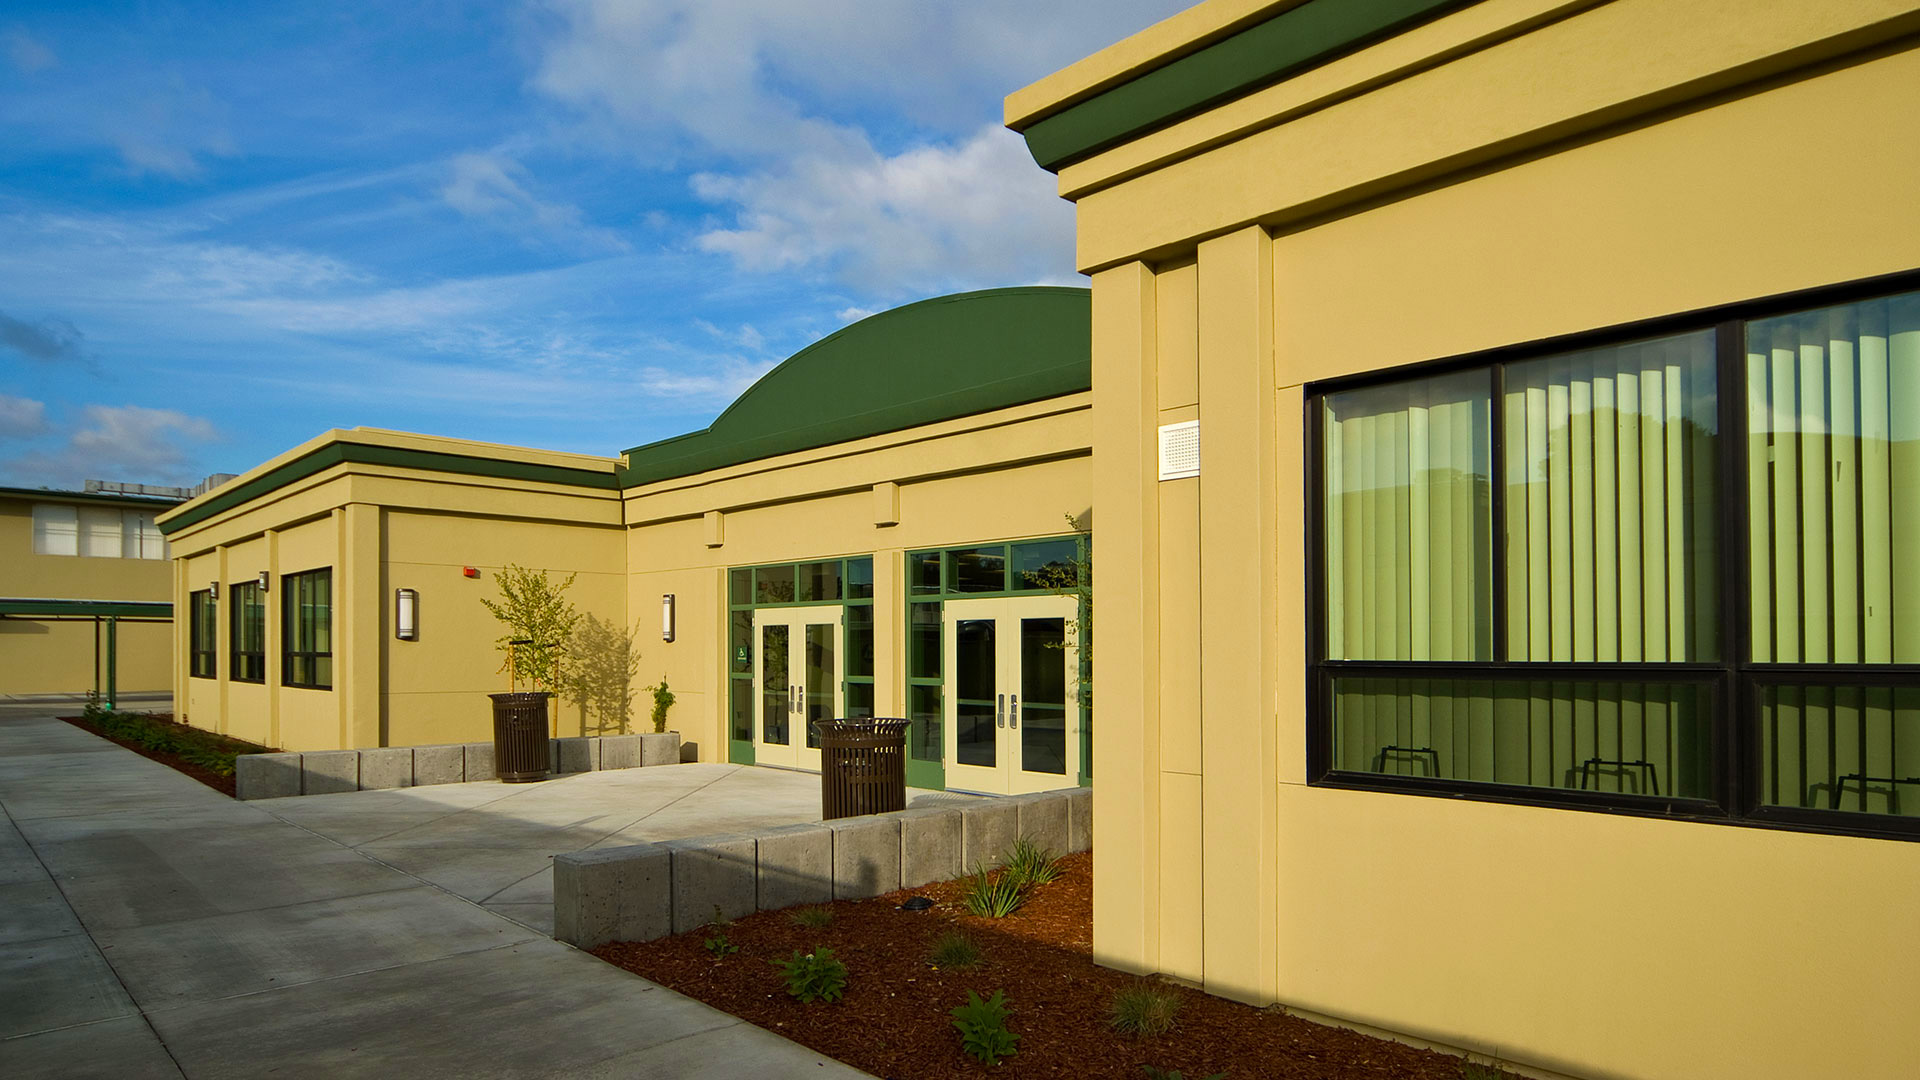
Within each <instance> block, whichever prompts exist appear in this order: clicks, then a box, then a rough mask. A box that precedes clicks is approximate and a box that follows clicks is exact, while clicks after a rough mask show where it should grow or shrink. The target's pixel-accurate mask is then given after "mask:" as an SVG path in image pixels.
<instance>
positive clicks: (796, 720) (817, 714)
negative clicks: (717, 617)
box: [753, 606, 841, 769]
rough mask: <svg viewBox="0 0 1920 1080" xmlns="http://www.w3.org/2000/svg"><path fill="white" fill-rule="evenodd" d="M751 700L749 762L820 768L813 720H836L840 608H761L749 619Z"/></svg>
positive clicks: (838, 688) (818, 746) (838, 681)
mask: <svg viewBox="0 0 1920 1080" xmlns="http://www.w3.org/2000/svg"><path fill="white" fill-rule="evenodd" d="M753 639H754V644H755V646H756V650H755V654H756V655H757V656H758V657H759V662H758V663H757V664H755V665H754V673H753V690H754V695H753V696H754V700H755V701H756V702H758V703H759V706H760V714H759V716H758V717H757V718H756V719H757V721H758V722H757V724H756V725H755V728H754V733H753V752H754V760H755V761H757V762H758V763H760V764H762V765H785V766H787V767H789V768H798V769H818V768H820V736H819V734H818V733H817V732H815V731H814V728H813V722H814V721H816V720H831V719H833V718H834V717H836V716H839V715H840V663H841V660H840V608H839V607H838V606H834V607H803V608H761V609H759V610H757V611H755V612H754V613H753Z"/></svg>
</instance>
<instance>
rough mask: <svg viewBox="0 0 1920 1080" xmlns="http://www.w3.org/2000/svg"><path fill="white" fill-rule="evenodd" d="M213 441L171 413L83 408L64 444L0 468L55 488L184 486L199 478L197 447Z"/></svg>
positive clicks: (207, 426) (204, 428)
mask: <svg viewBox="0 0 1920 1080" xmlns="http://www.w3.org/2000/svg"><path fill="white" fill-rule="evenodd" d="M219 438H220V433H219V432H218V431H217V430H215V428H214V426H213V425H212V424H211V423H209V422H208V421H206V420H204V419H201V418H199V417H195V416H188V415H187V414H185V413H181V412H177V411H175V410H173V409H150V408H147V407H145V406H142V405H88V406H86V407H85V408H84V409H82V410H81V426H80V427H79V428H78V429H77V430H75V431H74V432H73V434H72V435H70V436H68V438H67V439H66V441H65V442H64V443H62V444H61V445H59V446H56V447H54V448H52V449H50V450H34V451H29V452H27V453H24V454H20V455H18V456H16V457H13V458H11V459H8V460H6V461H4V462H0V467H4V468H5V469H6V470H7V471H9V472H11V473H13V474H15V475H17V476H21V477H30V478H32V479H33V480H35V481H36V482H38V483H43V484H53V485H56V486H60V487H73V488H77V487H79V486H80V485H81V484H83V483H84V482H85V481H87V480H98V479H124V480H129V481H133V482H139V483H163V484H186V483H191V482H193V481H195V480H198V479H199V476H198V475H197V474H198V472H199V470H198V469H197V467H196V466H195V462H196V460H197V456H198V453H199V449H200V447H201V446H202V445H204V444H207V443H211V442H214V441H216V440H218V439H219Z"/></svg>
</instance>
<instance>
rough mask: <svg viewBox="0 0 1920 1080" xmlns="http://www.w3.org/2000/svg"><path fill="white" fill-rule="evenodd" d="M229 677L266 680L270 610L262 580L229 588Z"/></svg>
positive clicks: (248, 680)
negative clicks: (265, 601) (261, 583)
mask: <svg viewBox="0 0 1920 1080" xmlns="http://www.w3.org/2000/svg"><path fill="white" fill-rule="evenodd" d="M227 613H228V614H227V617H228V627H227V645H228V648H229V650H230V655H229V657H228V664H227V669H228V670H227V677H228V678H230V679H232V680H233V681H234V682H256V683H257V682H265V681H266V680H267V609H266V604H265V603H264V601H263V598H262V596H261V593H260V583H259V582H257V581H243V582H240V583H239V584H236V585H232V586H229V587H228V589H227Z"/></svg>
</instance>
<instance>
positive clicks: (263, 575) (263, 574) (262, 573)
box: [257, 570, 270, 592]
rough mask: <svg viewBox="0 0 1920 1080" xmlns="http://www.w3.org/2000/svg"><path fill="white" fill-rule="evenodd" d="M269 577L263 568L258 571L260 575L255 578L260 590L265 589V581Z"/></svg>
mask: <svg viewBox="0 0 1920 1080" xmlns="http://www.w3.org/2000/svg"><path fill="white" fill-rule="evenodd" d="M269 579H270V575H269V574H268V573H267V572H266V571H265V570H262V571H260V577H259V578H258V579H257V580H258V581H259V582H260V591H261V592H266V591H267V582H268V580H269Z"/></svg>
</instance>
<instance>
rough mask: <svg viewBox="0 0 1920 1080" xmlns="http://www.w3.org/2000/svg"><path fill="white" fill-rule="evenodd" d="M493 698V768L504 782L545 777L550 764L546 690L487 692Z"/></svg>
mask: <svg viewBox="0 0 1920 1080" xmlns="http://www.w3.org/2000/svg"><path fill="white" fill-rule="evenodd" d="M487 696H488V697H490V698H492V699H493V772H494V775H495V776H497V777H499V778H500V781H501V782H502V783H506V784H525V783H530V782H532V781H535V780H545V779H546V778H547V772H548V769H549V768H550V767H551V765H552V764H553V759H552V749H551V747H550V746H549V745H548V740H547V699H548V698H549V697H552V696H553V695H551V694H548V693H544V692H542V693H524V694H488V695H487Z"/></svg>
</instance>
